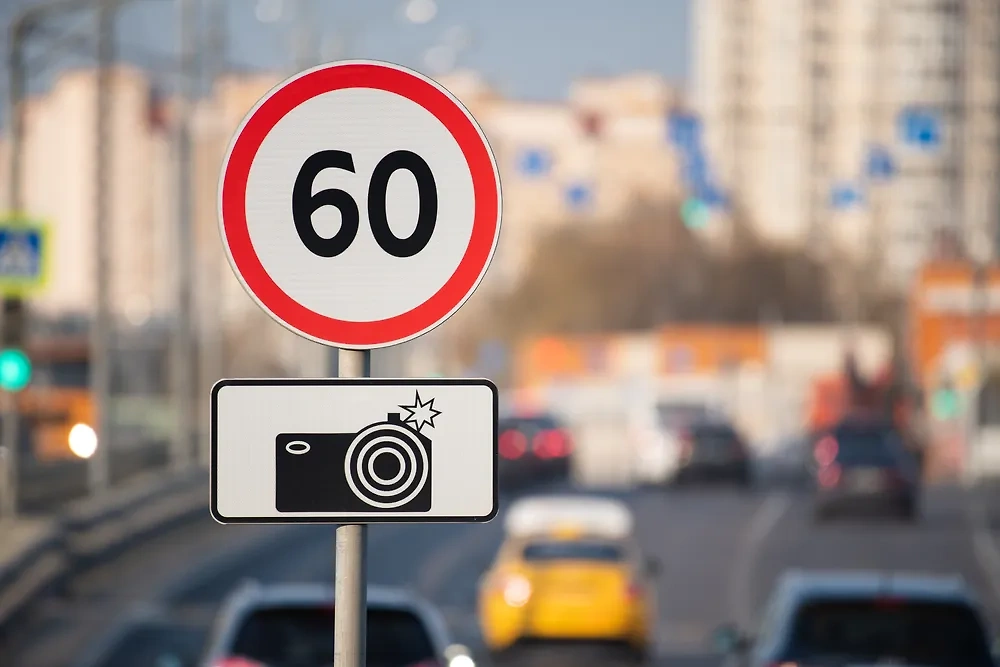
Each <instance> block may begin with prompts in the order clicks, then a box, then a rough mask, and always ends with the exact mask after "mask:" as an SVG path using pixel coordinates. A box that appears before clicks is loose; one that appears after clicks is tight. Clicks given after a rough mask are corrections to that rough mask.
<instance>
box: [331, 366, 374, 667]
mask: <svg viewBox="0 0 1000 667" xmlns="http://www.w3.org/2000/svg"><path fill="white" fill-rule="evenodd" d="M340 354H341V359H340V361H341V363H340V369H341V374H340V377H345V378H350V377H354V378H357V377H371V372H372V356H371V351H369V350H364V351H353V350H350V351H349V350H343V351H341V353H340ZM367 550H368V526H365V525H358V526H353V525H352V526H338V527H337V560H336V589H335V592H334V596H335V599H334V608H336V610H337V613H336V614H335V615H334V617H333V650H334V654H333V667H365V664H366V663H367V632H368V628H367V614H368V588H367V586H368V554H367Z"/></svg>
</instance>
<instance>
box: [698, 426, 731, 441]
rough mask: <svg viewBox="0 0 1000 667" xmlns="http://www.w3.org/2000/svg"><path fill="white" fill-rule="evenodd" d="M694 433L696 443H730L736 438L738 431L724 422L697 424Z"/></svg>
mask: <svg viewBox="0 0 1000 667" xmlns="http://www.w3.org/2000/svg"><path fill="white" fill-rule="evenodd" d="M692 435H693V436H694V441H695V443H696V444H709V445H715V444H730V443H732V442H734V441H735V440H736V432H735V431H734V430H733V429H732V428H731V427H729V426H726V425H724V424H711V425H701V426H697V427H695V428H693V429H692Z"/></svg>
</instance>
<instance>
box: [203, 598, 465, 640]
mask: <svg viewBox="0 0 1000 667" xmlns="http://www.w3.org/2000/svg"><path fill="white" fill-rule="evenodd" d="M333 603H334V588H333V587H332V586H329V585H327V584H319V583H283V584H261V583H259V582H256V581H246V582H244V583H243V584H242V585H241V586H239V587H237V588H236V589H235V590H234V591H232V592H231V593H230V594H229V596H228V597H227V598H226V600H225V602H224V603H223V605H222V608H221V609H220V611H219V613H218V615H217V618H216V623H217V627H216V628H215V631H214V632H213V639H212V641H211V647H210V650H209V655H210V657H211V658H217V657H219V656H221V655H224V654H225V651H226V649H227V648H228V644H229V643H231V642H232V641H233V640H234V639H235V634H236V632H237V630H238V629H239V627H240V625H241V624H242V622H243V619H244V617H245V616H246V615H247V614H248V613H250V612H252V611H255V610H258V609H267V608H273V607H283V606H306V607H308V606H313V605H316V606H319V605H322V606H329V605H332V604H333ZM368 608H369V609H381V610H393V611H407V612H411V613H413V614H416V615H417V616H418V617H420V619H421V620H422V621H423V623H424V625H425V627H426V629H427V632H428V635H429V636H430V638H431V641H432V642H433V644H434V648H435V650H436V651H437V652H438V653H439V654H441V653H442V652H443V651H444V650H445V649H446V648H447V647H448V645H449V644H450V643H451V641H450V637H449V634H448V630H447V626H446V625H445V623H444V619H443V618H442V616H441V614H440V613H439V612H438V611H437V609H436V608H435V607H433V606H432V605H431V604H430V603H429V602H427V601H426V600H424V599H423V598H421V597H419V596H418V595H416V594H415V593H412V592H410V591H408V590H405V589H401V588H393V587H388V586H379V585H369V586H368Z"/></svg>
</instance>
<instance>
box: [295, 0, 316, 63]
mask: <svg viewBox="0 0 1000 667" xmlns="http://www.w3.org/2000/svg"><path fill="white" fill-rule="evenodd" d="M315 9H316V8H315V7H314V6H313V4H312V2H311V1H310V0H298V3H296V5H295V30H294V32H293V34H292V39H293V48H294V51H295V69H296V71H298V72H301V71H303V70H307V69H309V68H310V67H313V66H314V65H316V64H317V60H318V59H319V55H318V53H317V51H318V48H317V45H316V41H317V40H316V11H315Z"/></svg>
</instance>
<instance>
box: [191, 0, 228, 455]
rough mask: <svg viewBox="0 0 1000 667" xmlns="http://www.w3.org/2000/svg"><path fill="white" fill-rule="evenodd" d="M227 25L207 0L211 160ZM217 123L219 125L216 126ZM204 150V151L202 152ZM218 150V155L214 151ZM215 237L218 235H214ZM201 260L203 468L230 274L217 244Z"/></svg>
mask: <svg viewBox="0 0 1000 667" xmlns="http://www.w3.org/2000/svg"><path fill="white" fill-rule="evenodd" d="M226 31H227V25H226V3H225V0H209V3H208V31H207V35H206V37H207V44H206V45H205V58H206V66H205V67H204V74H205V75H206V79H207V84H208V94H209V95H212V96H213V97H212V99H213V110H212V111H213V114H214V118H213V119H212V123H211V124H210V126H211V128H212V129H211V133H210V134H209V136H208V137H204V138H203V140H202V145H203V146H205V147H209V149H210V150H211V151H212V155H213V157H214V156H215V155H219V156H221V155H222V152H221V151H225V147H226V144H225V142H227V141H228V140H229V137H228V136H223V135H222V131H221V123H222V121H223V119H222V113H223V106H222V103H221V102H220V101H219V100H218V98H217V97H215V96H216V95H217V92H216V90H215V85H216V82H217V81H218V79H219V77H220V75H221V74H222V73H223V72H224V70H225V66H226V65H225V63H226V51H227V44H228V39H227V34H226ZM217 123H218V124H217ZM203 150H204V149H203ZM216 151H219V152H216ZM205 191H206V193H207V194H208V195H209V196H208V197H203V198H202V203H203V205H204V208H203V209H202V211H203V212H204V213H207V214H208V215H209V216H210V217H212V218H214V217H215V203H216V202H215V190H214V188H211V189H209V188H206V190H205ZM215 233H216V234H218V232H215ZM201 254H202V260H201V262H200V266H201V270H202V275H201V278H200V279H199V285H200V290H199V296H200V297H201V299H202V307H201V308H200V309H199V311H198V312H199V315H200V316H201V327H200V329H201V345H200V348H201V350H202V353H201V355H199V359H198V360H199V382H200V384H201V386H200V387H199V390H200V391H199V396H200V397H201V398H200V403H201V408H202V411H201V413H200V415H199V421H200V424H199V426H200V428H199V430H198V432H199V435H200V438H201V442H200V447H199V451H200V456H201V463H202V465H205V466H207V465H209V463H210V459H211V446H210V442H209V420H210V415H209V408H210V405H209V403H210V401H209V399H208V392H209V389H210V387H212V385H214V384H215V383H216V382H217V381H218V380H219V379H220V378H221V377H222V376H223V374H224V368H223V354H224V351H225V344H224V340H223V339H224V335H223V330H222V328H223V321H224V320H223V314H222V289H223V286H224V285H225V284H226V281H227V280H229V278H228V276H229V275H231V274H230V271H229V265H228V264H227V263H226V261H225V259H224V257H223V255H222V253H221V252H220V251H219V245H218V242H215V243H209V244H204V245H203V247H202V248H201Z"/></svg>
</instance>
